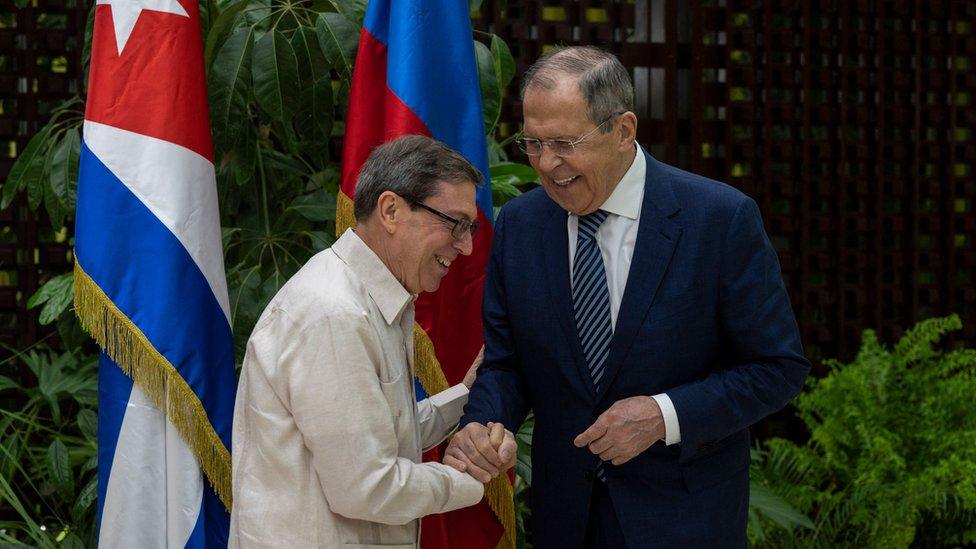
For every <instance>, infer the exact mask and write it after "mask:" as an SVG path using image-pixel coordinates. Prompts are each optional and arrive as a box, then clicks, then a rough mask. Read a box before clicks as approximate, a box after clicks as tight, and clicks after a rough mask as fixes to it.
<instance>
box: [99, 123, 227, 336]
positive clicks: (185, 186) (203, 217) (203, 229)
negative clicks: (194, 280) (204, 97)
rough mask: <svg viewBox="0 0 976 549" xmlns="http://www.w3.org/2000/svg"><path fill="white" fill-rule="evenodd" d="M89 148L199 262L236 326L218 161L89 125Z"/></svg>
mask: <svg viewBox="0 0 976 549" xmlns="http://www.w3.org/2000/svg"><path fill="white" fill-rule="evenodd" d="M84 141H85V145H87V146H88V148H89V149H91V151H92V152H93V153H94V154H95V156H97V157H98V159H99V160H100V161H101V162H102V163H104V164H105V166H106V167H108V169H109V170H110V171H111V172H112V173H113V174H115V176H116V177H118V178H119V180H120V181H122V183H123V184H125V186H126V187H128V188H129V190H130V191H132V193H133V194H134V195H136V197H137V198H139V200H141V201H142V203H143V204H145V205H146V207H147V208H149V210H150V211H151V212H152V213H153V215H155V216H156V217H157V218H158V219H159V220H160V221H161V222H162V223H163V225H165V226H166V227H167V228H168V229H169V230H170V231H171V232H172V233H173V235H174V236H176V238H177V239H178V240H179V241H180V243H182V244H183V247H184V248H185V249H186V251H187V252H188V253H189V254H190V257H192V258H193V261H194V263H196V265H197V267H198V268H199V269H200V272H202V273H203V276H204V277H206V279H207V282H208V283H209V284H210V290H211V291H212V292H213V294H214V297H216V299H217V302H218V303H219V304H220V308H221V309H222V310H223V311H224V316H225V317H226V318H227V323H228V325H229V324H230V302H229V300H228V297H227V279H226V277H225V276H224V258H223V254H221V253H219V251H220V250H222V249H223V247H222V243H221V239H220V216H219V213H218V209H217V184H216V177H215V175H214V167H213V163H211V162H210V161H209V160H208V159H206V158H204V157H202V156H200V155H199V154H197V153H195V152H193V151H191V150H190V149H187V148H186V147H181V146H180V145H176V144H174V143H170V142H169V141H163V140H161V139H156V138H154V137H148V136H145V135H140V134H137V133H133V132H130V131H128V130H123V129H119V128H115V127H113V126H108V125H105V124H100V123H98V122H92V121H90V120H86V121H85V129H84Z"/></svg>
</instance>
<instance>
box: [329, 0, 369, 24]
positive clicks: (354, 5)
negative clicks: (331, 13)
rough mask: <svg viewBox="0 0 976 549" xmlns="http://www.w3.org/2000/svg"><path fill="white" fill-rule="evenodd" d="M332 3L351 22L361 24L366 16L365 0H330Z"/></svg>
mask: <svg viewBox="0 0 976 549" xmlns="http://www.w3.org/2000/svg"><path fill="white" fill-rule="evenodd" d="M332 4H333V5H334V6H335V7H336V10H338V12H339V13H341V14H342V15H345V16H346V19H348V20H350V21H352V22H353V23H358V24H360V25H361V24H362V22H363V18H365V17H366V0H332Z"/></svg>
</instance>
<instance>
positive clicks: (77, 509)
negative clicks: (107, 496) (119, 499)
mask: <svg viewBox="0 0 976 549" xmlns="http://www.w3.org/2000/svg"><path fill="white" fill-rule="evenodd" d="M96 497H98V475H94V476H93V477H92V478H91V480H89V481H88V483H86V484H85V486H84V487H83V488H82V489H81V491H80V492H78V498H77V499H75V504H74V507H73V508H72V511H71V514H72V516H74V517H81V516H83V515H84V513H85V511H87V510H88V508H89V507H91V505H92V503H94V502H95V498H96Z"/></svg>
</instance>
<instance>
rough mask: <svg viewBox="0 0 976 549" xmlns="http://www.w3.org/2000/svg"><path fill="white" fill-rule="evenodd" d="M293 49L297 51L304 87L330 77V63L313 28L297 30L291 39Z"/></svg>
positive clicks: (299, 73)
mask: <svg viewBox="0 0 976 549" xmlns="http://www.w3.org/2000/svg"><path fill="white" fill-rule="evenodd" d="M291 47H292V49H294V50H295V59H296V61H297V62H298V75H299V76H300V77H301V79H302V87H307V86H308V85H309V84H311V83H312V82H316V81H318V80H319V79H320V78H328V77H329V69H330V68H331V67H330V66H329V62H328V61H326V59H325V54H323V53H322V46H320V45H319V39H318V36H316V34H315V29H313V28H312V27H301V28H299V29H296V30H295V34H294V35H293V36H292V37H291ZM330 92H331V90H330Z"/></svg>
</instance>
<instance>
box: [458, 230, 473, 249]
mask: <svg viewBox="0 0 976 549" xmlns="http://www.w3.org/2000/svg"><path fill="white" fill-rule="evenodd" d="M454 249H455V250H457V251H458V252H460V253H461V255H471V251H472V250H474V237H473V236H471V231H465V232H464V237H463V238H461V240H455V241H454Z"/></svg>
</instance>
